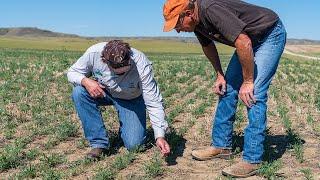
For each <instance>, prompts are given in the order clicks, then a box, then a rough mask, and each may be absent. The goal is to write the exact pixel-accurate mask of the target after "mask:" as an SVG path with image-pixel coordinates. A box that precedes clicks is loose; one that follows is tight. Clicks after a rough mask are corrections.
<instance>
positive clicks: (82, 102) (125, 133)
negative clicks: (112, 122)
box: [72, 86, 146, 150]
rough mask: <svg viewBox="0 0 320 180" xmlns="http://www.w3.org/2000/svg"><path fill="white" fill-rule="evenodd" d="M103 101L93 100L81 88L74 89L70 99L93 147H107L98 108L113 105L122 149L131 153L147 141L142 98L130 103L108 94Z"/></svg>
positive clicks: (106, 139)
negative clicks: (116, 113) (116, 114)
mask: <svg viewBox="0 0 320 180" xmlns="http://www.w3.org/2000/svg"><path fill="white" fill-rule="evenodd" d="M106 94H107V96H106V97H104V98H97V99H94V98H92V97H91V96H90V94H89V93H88V91H87V90H86V89H85V88H84V87H83V86H75V87H74V88H73V92H72V100H73V102H74V104H75V108H76V110H77V113H78V116H79V118H80V120H81V123H82V127H83V130H84V134H85V137H86V139H87V140H88V141H89V143H90V146H91V147H92V148H109V147H110V144H109V137H108V134H107V132H106V128H105V126H104V122H103V119H102V115H101V112H100V109H99V106H104V105H114V107H115V108H116V110H117V112H118V117H119V121H120V130H119V134H120V137H121V138H122V140H123V142H124V145H125V147H126V148H127V149H128V150H132V149H134V148H136V147H137V146H139V145H141V144H142V143H143V142H144V141H145V138H146V107H145V104H144V100H143V97H142V96H140V97H138V98H135V99H132V100H122V99H118V98H113V97H112V96H111V95H110V94H109V93H108V92H106Z"/></svg>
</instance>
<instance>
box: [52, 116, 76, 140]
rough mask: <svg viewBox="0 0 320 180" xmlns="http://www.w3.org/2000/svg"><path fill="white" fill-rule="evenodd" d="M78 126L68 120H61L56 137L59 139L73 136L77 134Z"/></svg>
mask: <svg viewBox="0 0 320 180" xmlns="http://www.w3.org/2000/svg"><path fill="white" fill-rule="evenodd" d="M77 132H78V127H77V126H76V125H75V124H73V123H72V122H70V121H62V122H61V123H60V124H59V125H58V127H57V131H56V134H57V137H58V139H59V140H60V141H63V140H65V139H66V138H68V137H74V136H76V135H77Z"/></svg>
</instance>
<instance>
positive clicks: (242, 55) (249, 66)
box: [235, 33, 255, 107]
mask: <svg viewBox="0 0 320 180" xmlns="http://www.w3.org/2000/svg"><path fill="white" fill-rule="evenodd" d="M235 47H236V51H237V55H238V57H239V61H240V64H241V67H242V75H243V83H242V86H241V88H240V91H239V97H240V99H241V100H242V101H243V102H244V103H245V104H246V106H247V107H251V105H252V103H255V98H254V96H253V88H254V84H253V82H254V61H253V59H254V57H253V50H252V43H251V39H250V38H249V37H248V36H247V35H246V34H243V33H241V34H240V35H239V36H238V38H237V39H236V41H235Z"/></svg>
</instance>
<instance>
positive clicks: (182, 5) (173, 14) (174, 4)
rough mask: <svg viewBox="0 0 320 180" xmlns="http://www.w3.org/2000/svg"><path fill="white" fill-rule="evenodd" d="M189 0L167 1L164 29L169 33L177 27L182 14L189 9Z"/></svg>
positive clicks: (164, 12) (164, 11)
mask: <svg viewBox="0 0 320 180" xmlns="http://www.w3.org/2000/svg"><path fill="white" fill-rule="evenodd" d="M188 2H189V0H167V1H166V2H165V4H164V6H163V17H164V20H165V22H164V27H163V31H164V32H168V31H171V30H172V29H174V27H175V26H176V24H177V22H178V20H179V15H180V13H181V12H182V11H183V10H185V9H186V8H187V7H188Z"/></svg>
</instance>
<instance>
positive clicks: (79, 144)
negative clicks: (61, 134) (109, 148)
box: [77, 138, 88, 149]
mask: <svg viewBox="0 0 320 180" xmlns="http://www.w3.org/2000/svg"><path fill="white" fill-rule="evenodd" d="M85 147H88V142H87V140H86V139H84V138H81V139H80V140H78V141H77V148H79V149H84V148H85Z"/></svg>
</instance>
